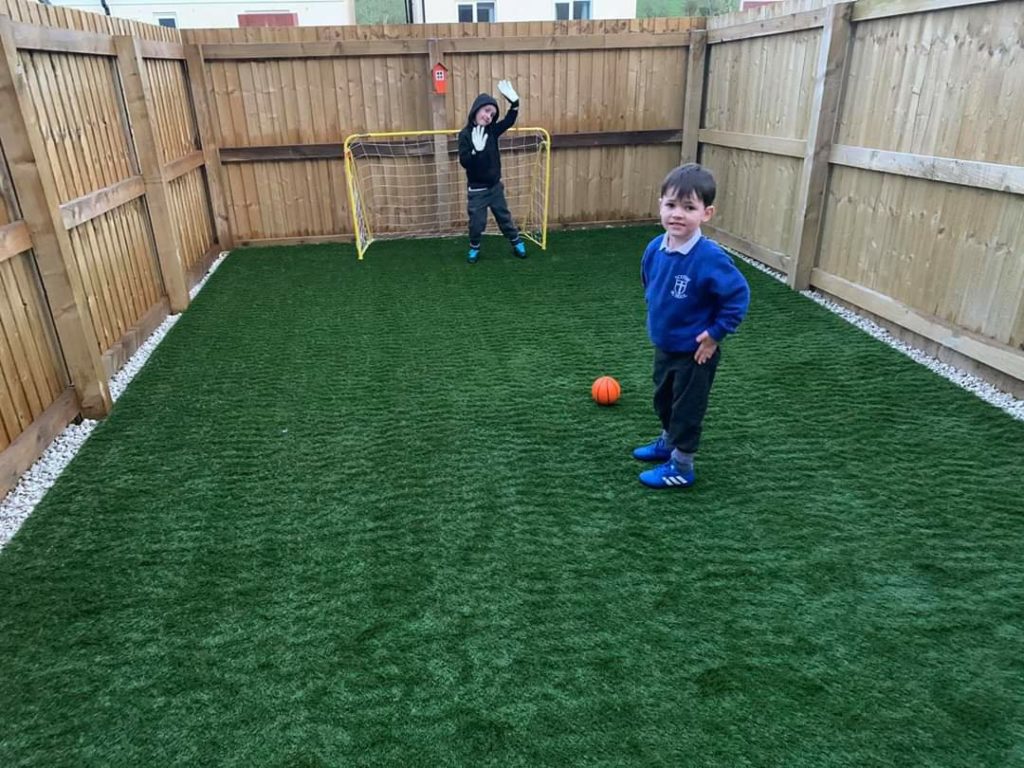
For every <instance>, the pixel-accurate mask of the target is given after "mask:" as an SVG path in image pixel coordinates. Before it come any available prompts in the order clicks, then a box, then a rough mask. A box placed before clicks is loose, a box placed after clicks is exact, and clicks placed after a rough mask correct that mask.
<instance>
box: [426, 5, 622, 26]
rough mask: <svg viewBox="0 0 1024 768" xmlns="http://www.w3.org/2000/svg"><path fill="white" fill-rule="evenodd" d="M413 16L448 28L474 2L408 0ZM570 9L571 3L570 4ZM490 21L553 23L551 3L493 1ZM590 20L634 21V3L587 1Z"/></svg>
mask: <svg viewBox="0 0 1024 768" xmlns="http://www.w3.org/2000/svg"><path fill="white" fill-rule="evenodd" d="M412 2H413V15H414V16H415V20H416V21H422V20H423V19H422V16H423V12H424V11H425V12H426V21H427V23H430V24H450V23H454V22H457V21H458V20H459V11H458V7H459V5H460V4H463V3H466V4H468V3H470V2H473V3H474V4H475V3H476V0H412ZM570 7H571V0H570ZM494 14H495V19H494V21H554V20H555V0H494ZM590 18H592V19H633V18H636V0H590Z"/></svg>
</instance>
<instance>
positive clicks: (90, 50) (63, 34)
mask: <svg viewBox="0 0 1024 768" xmlns="http://www.w3.org/2000/svg"><path fill="white" fill-rule="evenodd" d="M11 34H12V36H13V37H14V43H15V45H16V46H17V47H18V48H22V49H25V50H32V51H51V52H57V53H84V54H92V55H96V56H113V55H114V54H115V50H114V38H113V37H112V36H111V35H104V34H101V33H99V32H80V31H78V30H74V29H59V28H57V27H37V26H35V25H34V24H21V23H17V22H15V23H13V24H11Z"/></svg>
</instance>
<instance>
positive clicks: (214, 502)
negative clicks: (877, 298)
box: [0, 228, 1024, 768]
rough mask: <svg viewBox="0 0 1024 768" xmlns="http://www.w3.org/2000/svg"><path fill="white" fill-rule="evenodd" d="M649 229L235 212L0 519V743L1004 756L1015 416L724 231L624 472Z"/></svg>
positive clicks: (677, 758) (1022, 677)
mask: <svg viewBox="0 0 1024 768" xmlns="http://www.w3.org/2000/svg"><path fill="white" fill-rule="evenodd" d="M653 233H654V230H651V229H650V228H634V229H609V230H601V231H587V232H573V233H559V234H555V235H553V236H552V237H551V247H550V250H549V251H548V252H547V253H540V252H539V251H538V250H537V249H536V248H534V249H533V250H532V251H531V255H530V258H529V259H527V260H525V261H519V260H515V259H513V258H511V256H509V255H508V251H507V246H505V245H504V244H503V243H501V242H500V241H491V240H489V241H487V242H486V245H485V249H484V254H483V256H482V258H481V261H480V263H479V264H477V265H475V266H473V267H470V266H467V265H466V263H465V261H464V242H463V241H461V240H451V241H425V242H405V243H401V244H394V243H387V244H375V245H373V246H372V247H371V248H370V250H369V252H368V254H367V257H366V260H365V261H363V262H362V263H359V262H357V261H356V260H355V256H354V251H353V249H352V248H351V246H319V247H303V248H276V249H251V250H241V251H237V252H235V253H234V254H233V255H232V256H231V257H230V258H229V259H228V260H227V261H226V262H225V263H224V264H223V265H222V266H221V268H220V270H219V271H218V272H217V273H216V274H215V275H214V276H213V278H212V279H211V281H210V283H209V284H208V285H207V287H206V288H205V289H204V291H203V292H202V293H201V294H200V295H199V297H198V298H197V300H196V301H195V302H194V304H193V305H192V307H191V308H190V309H189V311H188V312H187V313H186V314H185V316H184V317H183V318H182V319H181V321H180V322H179V323H178V324H177V325H176V326H175V327H174V328H173V329H172V331H171V333H170V334H169V335H168V337H167V338H166V339H165V341H164V342H163V343H162V344H161V346H160V347H159V348H158V350H157V352H156V353H155V354H154V356H153V357H152V359H151V360H150V362H149V363H148V364H147V366H146V367H145V369H144V370H143V371H142V372H141V374H140V375H139V376H138V378H137V379H136V381H135V382H134V383H133V384H132V385H131V387H130V388H129V390H128V392H127V393H126V394H125V395H124V396H123V397H122V398H121V400H120V401H119V402H118V403H117V406H116V407H115V409H114V412H113V414H112V415H111V416H110V418H109V419H108V420H107V421H106V422H105V423H104V424H102V425H101V426H99V427H98V428H97V430H96V431H95V432H94V434H93V436H92V437H91V438H90V440H89V441H88V443H87V444H86V446H85V447H84V448H83V450H82V451H81V453H80V454H79V456H78V457H77V458H76V459H75V460H74V462H73V463H72V465H71V466H70V467H69V469H68V470H67V472H66V473H65V474H64V476H63V477H62V478H61V479H60V481H59V482H58V484H57V485H56V486H55V487H54V489H53V490H52V491H51V492H50V494H49V495H48V496H47V497H46V499H45V500H44V501H43V503H42V504H41V505H40V506H39V508H38V509H37V510H36V511H35V513H34V514H33V515H32V516H31V518H29V520H28V521H27V523H26V524H25V526H24V527H23V528H22V530H21V531H20V532H19V533H18V534H17V535H16V537H15V538H14V540H13V541H12V542H11V543H10V544H9V545H8V547H7V548H6V550H4V551H3V552H2V553H0V718H2V722H3V728H2V730H0V765H3V766H5V767H6V768H13V767H14V766H28V765H31V766H64V765H67V766H147V767H148V766H167V765H190V766H191V765H231V766H254V765H272V766H321V765H339V766H362V765H395V766H485V765H494V766H548V765H550V766H576V765H580V766H582V765H586V766H631V765H644V766H646V765H658V766H695V765H700V766H723V767H725V766H728V767H733V766H780V767H781V766H784V767H786V768H792V767H794V766H808V767H813V768H821V767H822V766H911V765H913V766H965V767H968V766H969V767H970V768H977V767H978V766H1004V765H1007V766H1009V765H1018V766H1019V765H1024V502H1022V481H1021V469H1022V467H1024V424H1022V423H1020V422H1016V421H1013V420H1012V419H1011V418H1009V417H1008V416H1007V415H1005V414H1003V413H1001V412H999V411H997V410H995V409H994V408H992V407H990V406H988V405H986V404H984V403H982V402H981V401H979V400H977V399H975V398H973V397H972V396H970V395H968V394H967V393H965V392H963V391H962V390H959V389H957V388H956V387H955V386H954V385H952V384H950V383H948V382H946V381H944V380H942V379H940V378H938V377H935V376H934V375H933V374H931V373H930V372H928V371H927V370H925V369H924V368H921V367H919V366H918V365H916V364H914V363H913V362H911V361H910V360H908V359H907V358H905V357H903V356H901V355H899V354H898V353H896V352H894V351H892V350H891V349H889V348H887V347H885V346H883V345H882V344H880V343H878V342H876V341H874V340H872V339H871V338H869V337H868V336H866V335H864V334H862V333H861V332H860V331H857V330H856V329H854V328H852V327H851V326H849V325H847V324H845V323H844V322H843V321H841V320H840V319H838V318H836V317H834V316H833V315H831V314H829V313H827V312H826V311H824V310H822V309H820V308H819V307H817V306H816V305H814V304H813V303H811V302H809V301H807V300H806V299H804V298H802V297H801V296H799V295H798V294H795V293H793V292H791V291H789V290H788V289H786V288H785V287H784V286H782V285H780V284H778V283H776V282H774V281H773V280H771V279H770V278H768V277H766V276H764V275H762V274H761V273H758V272H756V271H754V270H752V269H750V268H748V267H747V266H746V265H741V268H742V269H743V270H744V272H745V273H746V274H747V275H748V278H749V280H750V282H751V285H752V289H753V303H752V307H751V311H750V314H749V316H748V319H747V321H746V322H745V323H744V325H743V326H742V329H741V333H740V334H738V335H737V336H735V337H733V338H732V339H730V340H729V341H728V343H727V345H726V348H725V355H724V359H723V362H722V365H721V368H720V369H719V375H718V380H717V381H716V384H715V389H714V391H713V393H712V404H711V408H710V412H709V415H708V419H707V422H706V431H705V439H704V443H703V446H702V450H701V453H700V454H699V456H698V462H697V471H698V484H697V486H696V487H694V488H692V489H689V490H686V491H661V492H656V491H651V490H647V489H645V488H643V487H642V486H641V485H640V484H639V483H638V482H637V480H636V473H637V472H638V471H639V470H640V469H641V466H640V465H638V464H637V463H636V462H635V461H634V460H633V459H632V458H631V457H630V450H631V448H632V447H634V446H635V445H636V444H638V443H640V442H642V441H646V440H647V439H649V438H651V437H653V436H654V435H655V434H656V433H657V424H656V422H655V419H654V416H653V414H652V413H651V408H650V403H649V400H650V383H649V379H650V358H651V354H650V349H649V347H648V344H647V341H646V335H645V331H644V324H643V318H644V307H643V300H642V295H641V290H640V285H639V256H640V253H641V251H642V249H643V246H644V244H645V243H646V242H647V240H648V238H649V237H650V236H651V235H652V234H653ZM602 374H608V375H613V376H616V377H617V378H618V379H619V380H620V381H621V382H622V387H623V396H622V400H621V402H620V404H619V405H618V406H616V407H613V408H599V407H597V406H596V405H594V404H593V403H592V402H591V401H590V399H589V387H590V383H591V381H592V380H593V379H594V378H596V377H597V376H599V375H602Z"/></svg>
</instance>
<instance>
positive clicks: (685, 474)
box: [640, 460, 695, 488]
mask: <svg viewBox="0 0 1024 768" xmlns="http://www.w3.org/2000/svg"><path fill="white" fill-rule="evenodd" d="M694 479H695V476H694V474H693V465H692V464H691V465H690V466H689V467H687V469H686V470H685V471H683V470H682V469H680V468H679V467H678V466H676V463H675V462H674V461H671V460H670V461H666V462H665V463H664V464H659V465H658V466H656V467H655V468H654V469H648V470H647V471H646V472H641V473H640V482H641V483H643V484H644V485H646V486H647V487H648V488H689V487H690V486H691V485H693V481H694Z"/></svg>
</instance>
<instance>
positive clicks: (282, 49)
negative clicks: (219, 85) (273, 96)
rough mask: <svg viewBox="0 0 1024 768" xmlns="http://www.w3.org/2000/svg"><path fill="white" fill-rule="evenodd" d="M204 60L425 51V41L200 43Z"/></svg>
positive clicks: (331, 56) (313, 57)
mask: <svg viewBox="0 0 1024 768" xmlns="http://www.w3.org/2000/svg"><path fill="white" fill-rule="evenodd" d="M202 52H203V58H204V59H206V60H207V61H243V60H247V59H323V58H343V57H345V56H406V55H417V56H425V55H426V54H427V41H426V40H344V41H342V40H339V41H336V42H330V41H328V42H317V43H215V44H213V45H203V46H202Z"/></svg>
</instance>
